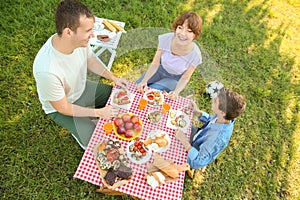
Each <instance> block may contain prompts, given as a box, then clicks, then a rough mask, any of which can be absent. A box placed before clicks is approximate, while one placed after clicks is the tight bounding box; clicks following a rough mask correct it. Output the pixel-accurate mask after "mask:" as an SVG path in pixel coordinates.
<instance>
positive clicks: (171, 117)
mask: <svg viewBox="0 0 300 200" xmlns="http://www.w3.org/2000/svg"><path fill="white" fill-rule="evenodd" d="M180 115H182V116H183V120H185V121H186V125H185V126H184V127H179V126H177V123H176V124H175V125H174V124H172V120H175V121H176V118H177V117H178V116H180ZM189 124H190V119H189V116H188V115H187V114H185V113H184V112H182V111H179V110H170V111H169V114H168V119H167V124H166V126H167V127H168V128H172V129H177V128H179V129H181V130H182V131H183V132H184V133H187V129H188V127H189Z"/></svg>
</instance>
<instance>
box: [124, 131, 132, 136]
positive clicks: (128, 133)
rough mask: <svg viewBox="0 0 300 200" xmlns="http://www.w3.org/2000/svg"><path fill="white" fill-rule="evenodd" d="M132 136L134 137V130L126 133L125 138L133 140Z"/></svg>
mask: <svg viewBox="0 0 300 200" xmlns="http://www.w3.org/2000/svg"><path fill="white" fill-rule="evenodd" d="M132 136H133V132H132V130H127V131H126V132H125V137H127V138H131V137H132Z"/></svg>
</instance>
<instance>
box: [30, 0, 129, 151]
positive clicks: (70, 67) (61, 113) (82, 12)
mask: <svg viewBox="0 0 300 200" xmlns="http://www.w3.org/2000/svg"><path fill="white" fill-rule="evenodd" d="M55 24H56V31H57V33H56V34H54V35H52V36H51V37H50V38H49V39H48V41H47V42H46V43H45V44H44V45H43V47H42V48H41V49H40V51H39V52H38V54H37V56H36V58H35V60H34V63H33V74H34V78H35V80H36V84H37V92H38V95H39V100H40V102H41V104H42V108H43V110H44V111H45V113H46V114H47V115H48V116H49V117H50V118H51V119H52V120H53V121H54V122H56V123H57V124H58V125H61V126H63V127H65V128H66V129H68V130H69V131H70V132H71V133H72V135H73V137H74V138H75V139H76V140H77V142H78V143H79V144H80V146H81V147H82V148H83V149H85V148H86V146H87V145H88V142H89V140H90V138H91V136H92V134H93V131H94V129H95V123H94V122H93V121H92V119H96V118H97V117H103V118H105V119H111V118H112V117H113V116H114V115H115V114H117V112H118V109H117V108H113V107H111V106H106V107H105V105H106V102H107V100H108V98H109V96H110V93H111V90H112V86H110V85H105V84H101V83H96V82H92V81H88V80H87V70H89V71H91V72H93V73H95V74H98V75H99V76H102V77H104V78H107V79H110V80H112V81H113V82H114V83H115V84H117V85H120V86H121V87H123V88H126V87H127V85H126V80H124V79H122V78H118V77H115V76H114V75H113V74H112V73H111V72H110V71H108V70H107V69H106V68H105V67H103V66H102V65H101V64H100V63H99V62H98V61H97V59H96V58H95V57H94V55H93V52H92V50H91V48H90V47H89V44H88V42H89V38H90V37H93V32H92V28H93V26H94V16H93V14H92V12H91V11H90V10H89V9H88V8H87V7H86V6H85V5H83V4H82V3H80V2H78V1H76V0H65V1H62V2H60V3H59V5H58V7H57V9H56V12H55Z"/></svg>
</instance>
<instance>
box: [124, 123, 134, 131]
mask: <svg viewBox="0 0 300 200" xmlns="http://www.w3.org/2000/svg"><path fill="white" fill-rule="evenodd" d="M125 128H126V130H130V129H132V128H133V123H132V122H126V123H125Z"/></svg>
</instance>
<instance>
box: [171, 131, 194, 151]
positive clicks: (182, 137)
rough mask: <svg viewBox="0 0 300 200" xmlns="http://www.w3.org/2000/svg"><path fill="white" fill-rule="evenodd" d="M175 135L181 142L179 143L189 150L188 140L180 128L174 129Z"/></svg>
mask: <svg viewBox="0 0 300 200" xmlns="http://www.w3.org/2000/svg"><path fill="white" fill-rule="evenodd" d="M175 137H176V138H177V140H179V141H180V142H181V144H182V145H183V146H184V148H185V149H186V150H187V151H189V150H190V149H191V144H190V143H189V140H188V139H187V137H186V136H185V134H184V132H182V130H180V129H177V130H176V131H175Z"/></svg>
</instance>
